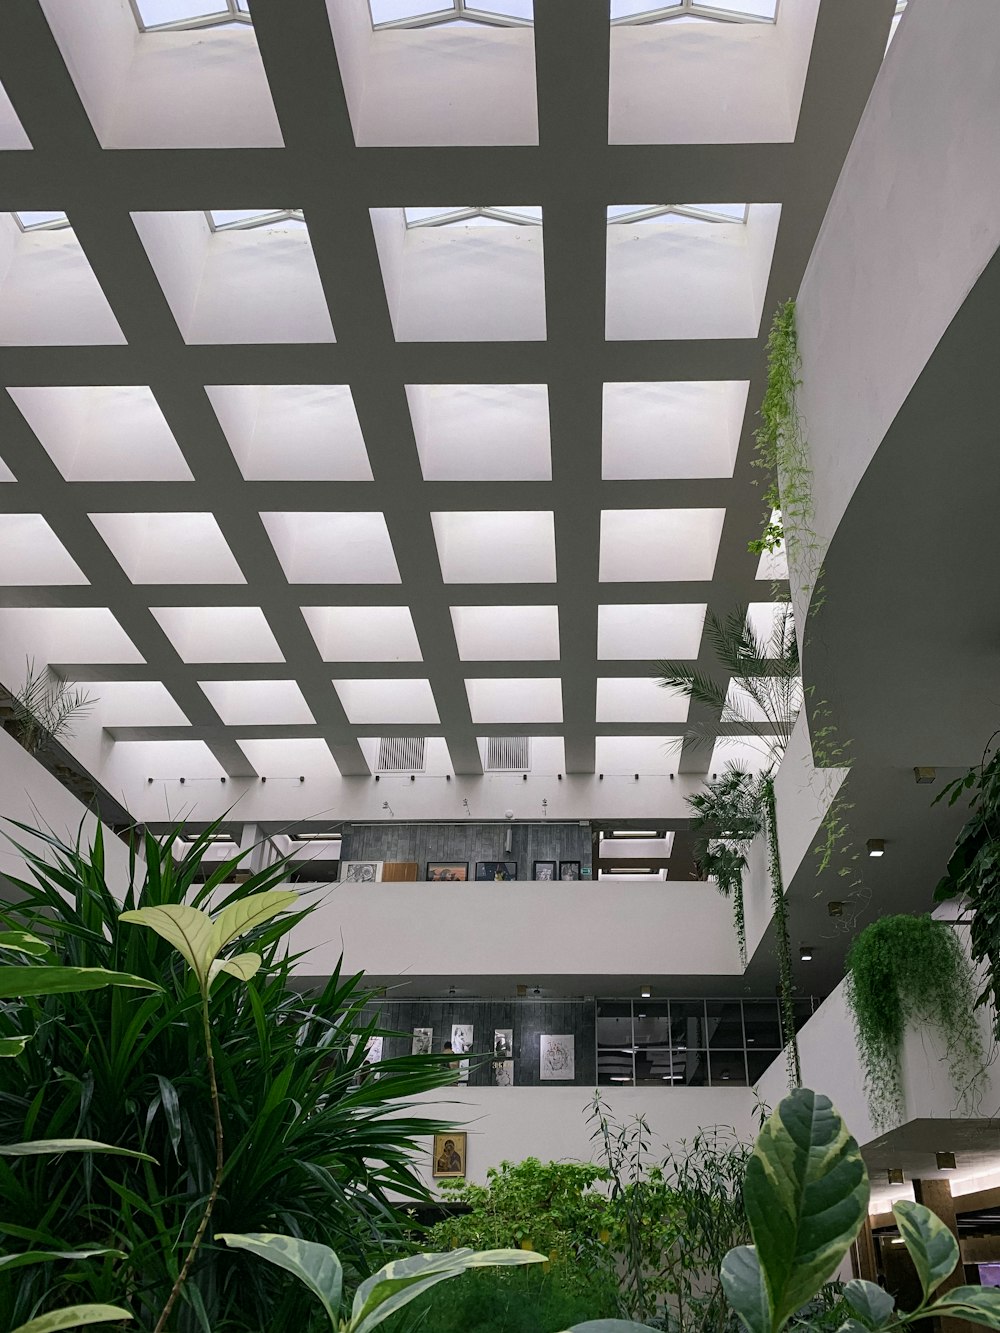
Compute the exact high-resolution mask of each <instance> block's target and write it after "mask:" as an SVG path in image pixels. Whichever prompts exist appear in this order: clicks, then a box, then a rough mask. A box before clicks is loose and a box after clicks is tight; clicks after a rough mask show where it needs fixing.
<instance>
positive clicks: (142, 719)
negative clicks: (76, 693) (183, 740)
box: [81, 680, 189, 731]
mask: <svg viewBox="0 0 1000 1333" xmlns="http://www.w3.org/2000/svg"><path fill="white" fill-rule="evenodd" d="M81 688H83V689H85V691H86V693H87V694H89V695H91V696H92V698H93V699H94V700H95V703H94V712H95V714H96V717H97V720H98V722H99V723H100V725H101V726H102V727H106V728H108V729H110V730H112V731H113V730H114V729H115V728H119V727H184V726H188V725H189V721H188V717H187V715H186V714H185V713H184V712H183V711H182V710H181V708H180V707H179V706H178V704H177V701H176V700H175V699H174V696H173V695H172V694H171V693H170V691H169V690H168V689H167V687H166V686H165V685H163V684H162V683H161V682H160V681H158V680H95V681H88V682H87V684H86V685H85V686H82V687H81Z"/></svg>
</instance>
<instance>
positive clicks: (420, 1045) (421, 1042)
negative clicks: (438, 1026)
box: [410, 1028, 434, 1055]
mask: <svg viewBox="0 0 1000 1333" xmlns="http://www.w3.org/2000/svg"><path fill="white" fill-rule="evenodd" d="M433 1040H434V1029H433V1028H414V1029H413V1045H412V1046H411V1047H410V1054H411V1055H430V1053H431V1043H432V1042H433Z"/></svg>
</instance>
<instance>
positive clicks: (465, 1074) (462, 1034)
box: [444, 1023, 473, 1084]
mask: <svg viewBox="0 0 1000 1333" xmlns="http://www.w3.org/2000/svg"><path fill="white" fill-rule="evenodd" d="M472 1031H473V1029H472V1024H471V1023H452V1025H451V1041H446V1042H445V1044H444V1050H445V1053H446V1054H451V1052H454V1053H455V1055H465V1054H467V1053H468V1052H469V1051H471V1050H472ZM448 1068H449V1069H457V1070H458V1082H459V1084H465V1083H468V1081H469V1069H470V1062H469V1061H468V1060H454V1061H449V1062H448Z"/></svg>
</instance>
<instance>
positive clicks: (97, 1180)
mask: <svg viewBox="0 0 1000 1333" xmlns="http://www.w3.org/2000/svg"><path fill="white" fill-rule="evenodd" d="M22 831H23V833H24V834H25V835H29V836H30V837H31V838H32V839H33V840H34V841H32V843H31V845H30V846H28V845H27V844H26V845H24V846H22V847H20V848H19V850H20V851H21V854H22V855H23V857H24V858H25V860H26V862H27V863H28V865H29V867H30V870H31V874H32V876H33V879H32V880H31V881H29V880H24V881H16V885H17V888H18V889H19V890H20V894H21V899H20V901H18V902H16V903H8V904H6V905H5V906H4V907H3V909H2V911H0V928H3V929H5V930H10V931H13V932H22V933H28V934H33V935H35V937H36V938H38V939H41V940H44V941H45V942H46V943H47V945H48V946H49V947H50V949H51V953H50V954H49V955H45V956H36V957H34V958H33V959H32V963H33V965H34V966H36V967H38V968H39V969H42V968H46V967H48V966H50V965H51V964H52V963H53V962H57V963H59V964H62V965H65V966H69V967H100V968H104V969H106V970H108V971H111V972H123V973H126V974H128V975H130V976H134V977H139V978H141V979H143V981H144V982H145V983H146V984H152V985H153V986H155V987H156V988H157V989H154V990H151V991H149V992H146V991H143V990H134V989H131V988H125V987H122V986H107V987H103V988H102V989H100V990H91V991H86V992H84V993H82V994H74V995H70V996H69V997H68V998H67V997H66V996H64V995H61V994H52V995H44V996H33V995H32V994H31V993H30V990H31V988H30V987H29V986H25V987H23V989H22V992H21V995H20V996H19V997H18V999H17V1000H16V1001H11V1002H6V1003H3V1004H2V1005H0V1037H4V1038H10V1039H15V1040H16V1039H19V1038H22V1037H26V1036H27V1037H30V1038H31V1040H30V1041H29V1042H28V1043H27V1045H26V1046H25V1049H24V1053H23V1054H22V1055H20V1056H19V1057H18V1058H17V1059H7V1060H2V1061H0V1142H9V1143H10V1142H19V1141H23V1140H29V1139H34V1138H45V1139H63V1138H65V1137H67V1136H76V1137H86V1138H92V1139H94V1140H100V1141H104V1142H108V1143H111V1144H115V1145H119V1146H121V1147H123V1148H128V1149H130V1150H133V1151H136V1152H144V1153H148V1154H149V1155H150V1156H152V1157H154V1158H155V1159H156V1162H157V1164H158V1165H156V1166H154V1165H153V1164H152V1163H150V1162H148V1161H136V1160H133V1159H130V1158H119V1157H115V1158H109V1159H108V1160H107V1162H105V1161H103V1160H102V1159H96V1158H94V1157H92V1156H90V1155H85V1156H84V1158H83V1159H82V1167H81V1161H80V1159H79V1158H76V1159H75V1163H74V1159H73V1158H71V1157H62V1156H60V1157H52V1158H47V1159H46V1158H39V1157H33V1156H24V1157H20V1158H13V1159H7V1158H0V1231H3V1232H4V1233H5V1234H6V1235H7V1236H9V1237H11V1238H13V1239H15V1240H17V1241H19V1242H21V1243H26V1244H27V1245H29V1246H31V1247H33V1248H39V1249H46V1250H59V1251H65V1250H72V1249H77V1248H80V1247H81V1246H88V1245H90V1244H91V1243H92V1242H93V1241H94V1239H95V1238H99V1240H100V1243H101V1245H104V1246H107V1247H109V1248H114V1249H117V1250H122V1251H125V1252H126V1254H127V1258H126V1259H123V1260H115V1259H112V1258H107V1259H105V1260H101V1261H95V1262H93V1263H90V1264H88V1265H87V1267H86V1268H85V1269H83V1268H81V1267H80V1266H79V1265H75V1266H73V1267H71V1268H65V1267H62V1268H60V1266H59V1265H58V1264H56V1263H48V1264H42V1265H39V1266H37V1267H34V1268H31V1269H27V1270H25V1271H24V1273H23V1274H22V1273H18V1274H17V1278H18V1279H19V1280H18V1281H16V1282H13V1281H12V1280H11V1279H5V1278H4V1277H3V1274H2V1270H0V1326H2V1327H11V1326H15V1325H17V1324H18V1323H19V1322H21V1321H23V1320H25V1319H29V1318H31V1317H33V1316H34V1315H36V1314H37V1313H38V1311H39V1309H40V1308H41V1304H42V1302H43V1300H44V1302H45V1304H46V1306H47V1305H49V1304H52V1303H56V1302H57V1301H58V1302H60V1303H69V1302H80V1303H97V1304H101V1303H108V1302H111V1303H123V1304H125V1305H128V1306H130V1307H131V1308H132V1310H133V1312H134V1314H135V1316H136V1319H137V1321H138V1323H139V1325H140V1326H141V1327H144V1328H150V1329H151V1328H152V1327H153V1326H154V1324H155V1322H156V1319H157V1317H158V1315H159V1314H160V1312H161V1311H162V1309H163V1306H164V1304H165V1301H166V1299H167V1297H168V1294H169V1292H170V1291H171V1289H172V1288H173V1286H174V1284H175V1282H176V1281H177V1279H178V1276H179V1274H180V1271H181V1266H182V1263H183V1259H184V1256H185V1254H186V1253H187V1252H188V1250H189V1249H190V1246H191V1242H192V1240H193V1238H194V1236H195V1233H196V1231H197V1229H198V1225H199V1222H200V1221H201V1219H202V1218H203V1216H204V1213H205V1207H206V1203H207V1201H208V1199H209V1197H210V1194H211V1191H212V1186H213V1181H214V1177H215V1172H216V1167H217V1139H216V1129H217V1126H216V1124H215V1118H214V1114H213V1109H212V1097H211V1088H210V1082H211V1080H210V1074H209V1069H208V1058H207V1051H206V1047H205V1035H204V1023H203V1017H204V1004H203V1000H204V985H205V984H206V983H209V982H210V983H211V991H210V999H211V1042H212V1051H213V1059H214V1063H215V1067H216V1079H217V1084H218V1088H219V1112H220V1117H221V1122H222V1129H223V1134H224V1139H225V1144H226V1159H225V1164H224V1173H223V1177H222V1185H221V1191H220V1193H219V1196H218V1202H217V1204H216V1206H215V1213H214V1217H213V1221H214V1223H215V1225H217V1226H219V1227H227V1226H228V1227H230V1228H233V1227H234V1226H235V1227H247V1226H251V1227H257V1228H260V1229H262V1230H264V1229H276V1228H280V1229H281V1230H283V1231H286V1232H290V1233H293V1234H298V1235H301V1236H303V1237H305V1238H306V1239H319V1238H320V1237H322V1238H324V1239H329V1238H334V1237H335V1238H336V1243H337V1245H338V1248H339V1249H340V1251H341V1254H342V1256H343V1259H344V1261H345V1263H346V1264H347V1265H348V1267H349V1269H351V1270H352V1271H355V1272H365V1271H368V1269H369V1267H370V1260H371V1258H372V1257H373V1256H375V1255H377V1256H378V1258H379V1260H381V1258H382V1256H383V1255H384V1254H385V1253H386V1249H387V1247H388V1246H390V1245H391V1246H394V1247H400V1246H401V1245H402V1244H403V1239H404V1236H405V1234H406V1226H407V1219H406V1217H405V1216H404V1215H403V1214H402V1213H401V1212H400V1206H399V1205H398V1204H393V1203H391V1202H390V1199H389V1195H390V1192H392V1193H394V1194H395V1195H396V1196H397V1197H398V1196H402V1198H403V1199H404V1200H405V1199H406V1198H410V1199H424V1198H426V1197H427V1196H426V1191H425V1190H424V1187H423V1185H422V1184H421V1183H420V1181H419V1178H418V1177H417V1175H416V1173H415V1171H414V1168H413V1166H412V1154H413V1152H414V1151H415V1150H416V1149H417V1148H418V1146H419V1145H420V1144H421V1143H422V1142H423V1140H424V1138H425V1136H426V1135H427V1133H428V1132H432V1131H434V1130H436V1129H443V1128H446V1126H443V1125H435V1124H433V1123H432V1122H429V1121H427V1120H425V1119H422V1118H421V1117H419V1116H417V1115H414V1114H410V1113H408V1102H407V1099H408V1098H410V1097H412V1096H413V1095H414V1094H416V1093H420V1092H423V1091H427V1090H433V1089H435V1088H440V1087H443V1086H445V1085H447V1084H450V1083H452V1082H453V1081H454V1075H453V1074H452V1073H451V1072H449V1071H448V1069H447V1066H446V1062H444V1061H442V1060H440V1059H439V1058H437V1057H428V1056H423V1057H420V1056H416V1057H415V1056H405V1057H401V1058H399V1059H396V1060H387V1061H385V1062H383V1063H382V1064H381V1065H380V1067H379V1072H378V1077H377V1078H369V1079H365V1080H363V1081H362V1080H360V1079H359V1077H358V1075H359V1071H360V1069H361V1066H362V1063H363V1061H364V1058H365V1047H366V1044H367V1040H368V1038H369V1037H370V1036H372V1035H373V1034H375V1033H376V1032H378V1031H380V1029H379V1028H378V1027H377V1022H378V1020H377V1019H375V1020H372V1021H371V1022H368V1021H366V1020H365V1019H364V1018H363V1011H364V1008H365V1006H366V1004H367V1003H369V1001H370V999H371V997H370V995H369V994H368V993H367V992H366V991H365V990H364V989H363V987H362V985H361V978H360V977H358V976H355V977H342V976H341V975H340V972H339V969H338V970H337V971H335V972H334V974H333V976H332V977H330V979H329V981H328V982H327V983H326V984H325V985H324V986H323V987H322V989H321V990H320V991H319V992H318V993H316V994H312V995H303V994H301V993H300V992H299V991H298V990H297V989H296V988H295V986H294V985H293V970H294V966H295V962H296V959H295V958H294V957H288V956H287V936H288V932H289V930H290V929H291V928H292V926H294V925H295V923H296V922H298V921H299V920H301V919H302V917H303V914H304V912H305V911H307V910H308V906H307V905H300V910H297V911H295V912H291V913H289V914H287V915H285V916H282V917H281V918H280V919H279V920H271V921H263V922H258V923H257V924H255V925H254V924H253V923H247V922H244V923H243V925H247V924H249V925H250V926H251V929H250V931H249V936H248V938H247V940H246V943H247V944H249V946H251V947H252V950H253V952H254V953H256V954H258V955H259V956H260V958H261V959H262V963H261V966H260V969H259V971H257V972H256V975H255V976H253V978H252V980H250V981H249V982H248V983H246V984H242V983H240V984H237V982H236V980H235V979H234V978H233V977H232V976H230V975H228V974H227V973H226V972H224V971H223V972H216V974H215V976H214V977H213V976H212V975H211V965H210V964H207V963H206V959H207V954H206V955H198V956H196V963H197V967H196V969H195V970H192V968H191V967H190V966H185V965H184V964H183V962H182V960H181V958H180V957H179V956H178V954H177V953H176V952H175V950H174V949H173V948H172V947H171V945H169V944H168V943H167V941H166V940H164V939H162V938H160V936H159V935H158V934H156V933H155V932H154V931H152V930H137V929H136V928H135V925H134V924H132V923H131V922H130V921H129V920H123V919H122V917H121V916H120V914H119V909H120V908H121V909H124V911H125V912H126V913H129V912H135V911H142V910H143V909H145V908H150V907H152V908H156V909H158V910H161V909H164V908H166V907H170V906H180V905H185V906H187V907H189V908H194V909H200V910H208V909H209V908H211V909H212V911H213V920H214V923H215V924H220V923H221V922H222V921H223V920H224V919H225V913H226V912H228V911H229V910H230V909H233V912H234V913H239V912H241V911H243V910H244V909H245V905H246V903H247V901H248V900H249V899H251V898H252V897H253V896H255V895H257V894H259V893H268V892H269V891H271V890H272V889H273V888H274V885H275V884H276V883H277V881H278V880H279V879H280V878H281V877H282V875H283V874H284V873H285V870H284V867H283V866H281V865H280V864H279V865H277V866H274V867H270V868H269V869H268V870H266V871H263V872H261V873H260V874H257V875H251V876H250V877H249V878H248V879H247V880H246V881H245V882H244V883H242V884H240V885H238V886H236V887H232V886H231V885H228V886H227V888H226V889H225V890H222V889H221V887H220V886H221V885H223V884H225V883H226V881H227V880H231V879H232V876H233V871H234V870H235V869H236V867H237V865H238V861H239V858H237V859H235V860H234V861H230V862H227V863H226V864H224V865H221V866H220V867H219V868H218V870H217V871H216V872H215V873H214V874H213V875H212V877H211V878H210V879H209V880H208V881H207V882H206V883H204V884H198V883H197V882H196V875H197V872H198V870H199V867H200V863H201V859H202V856H203V854H204V851H205V848H206V846H207V845H208V841H209V838H210V836H211V833H212V831H213V830H212V829H209V830H206V832H205V833H204V834H202V835H200V836H199V837H198V838H196V839H195V840H194V841H192V842H191V843H190V844H188V845H187V846H186V850H184V851H183V855H181V854H180V853H181V850H182V846H183V844H182V840H181V837H180V830H174V832H173V833H171V834H170V835H169V836H168V837H167V838H166V839H165V840H164V841H163V843H162V845H161V844H160V843H159V842H158V841H157V840H156V839H155V838H153V837H152V836H151V835H147V836H146V837H145V840H144V843H143V848H142V851H143V853H144V858H143V857H140V856H139V855H138V849H135V851H134V854H133V857H132V867H131V875H130V883H129V885H128V887H127V888H126V889H125V891H124V901H123V902H121V903H119V902H118V901H116V898H115V895H114V894H113V893H112V891H111V889H110V887H109V885H108V882H107V880H106V878H105V866H104V848H103V844H102V842H101V837H100V832H99V831H98V835H97V838H96V840H95V842H94V845H93V847H92V848H91V849H90V850H89V851H84V850H82V849H81V847H80V846H79V845H76V846H69V845H66V844H63V843H62V842H60V841H59V840H58V839H57V838H55V837H53V836H50V835H47V834H38V833H34V832H33V831H32V830H30V829H23V826H22ZM39 844H40V849H39V847H38V845H39ZM175 853H177V854H178V855H179V859H178V860H177V861H176V862H175V860H174V855H175ZM46 854H47V855H48V857H49V858H50V860H49V861H46V860H45V859H44V856H45V855H46ZM240 928H241V929H242V925H241V927H240ZM224 933H225V932H223V934H224ZM219 947H223V948H224V952H225V955H226V956H225V957H224V958H223V961H228V962H232V963H234V964H235V962H236V960H235V959H233V958H229V957H228V954H229V952H230V951H231V950H232V949H233V948H234V947H239V946H234V945H224V946H223V945H222V944H221V941H220V944H219ZM238 966H239V967H240V969H243V968H244V967H247V968H248V967H249V965H248V964H245V963H244V964H239V965H238ZM199 969H200V977H201V979H199ZM241 975H242V972H241ZM13 1276H14V1275H12V1277H13ZM122 1293H125V1299H124V1301H123V1300H122ZM314 1318H315V1312H314V1311H313V1308H312V1303H311V1301H310V1300H309V1298H308V1296H307V1294H306V1293H305V1292H303V1291H300V1290H299V1289H294V1290H290V1289H289V1288H288V1285H287V1284H282V1283H279V1282H277V1281H276V1280H275V1277H274V1275H273V1274H272V1273H271V1272H270V1271H269V1270H268V1269H266V1268H264V1266H262V1265H259V1264H253V1263H251V1262H250V1261H249V1260H248V1259H247V1258H246V1257H245V1256H243V1255H234V1254H230V1253H228V1252H227V1251H225V1250H224V1249H223V1248H222V1247H220V1246H217V1245H215V1244H212V1243H210V1242H209V1241H207V1240H206V1241H205V1243H204V1244H203V1245H202V1247H201V1249H200V1251H199V1252H198V1253H197V1255H196V1260H195V1261H194V1264H193V1268H192V1270H191V1280H190V1282H189V1283H188V1284H187V1286H186V1288H185V1289H184V1292H183V1295H182V1298H181V1300H180V1302H179V1303H178V1305H177V1307H176V1309H175V1310H174V1312H173V1317H172V1322H171V1328H172V1329H174V1330H176V1333H193V1331H194V1330H198V1331H199V1333H203V1330H205V1329H208V1328H212V1329H214V1330H216V1333H251V1331H252V1333H258V1330H259V1329H260V1328H261V1327H262V1326H264V1327H267V1326H271V1327H284V1326H287V1327H290V1328H295V1329H296V1330H303V1333H306V1330H309V1329H310V1321H311V1320H313V1319H314Z"/></svg>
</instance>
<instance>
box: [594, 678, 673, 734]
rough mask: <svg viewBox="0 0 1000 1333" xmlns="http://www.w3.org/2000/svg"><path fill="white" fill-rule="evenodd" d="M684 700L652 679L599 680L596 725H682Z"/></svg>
mask: <svg viewBox="0 0 1000 1333" xmlns="http://www.w3.org/2000/svg"><path fill="white" fill-rule="evenodd" d="M688 704H689V701H688V699H687V698H686V697H685V696H684V695H682V694H678V693H677V692H676V691H674V690H665V689H662V688H661V687H660V685H659V684H658V683H657V682H656V680H655V679H654V678H653V677H652V676H599V677H598V678H597V721H598V722H639V723H642V722H686V721H687V715H688Z"/></svg>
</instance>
